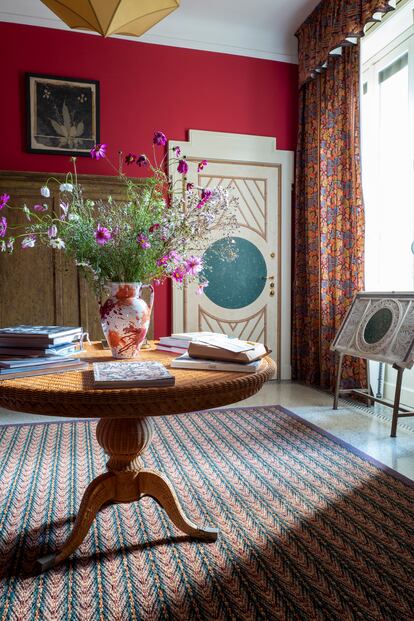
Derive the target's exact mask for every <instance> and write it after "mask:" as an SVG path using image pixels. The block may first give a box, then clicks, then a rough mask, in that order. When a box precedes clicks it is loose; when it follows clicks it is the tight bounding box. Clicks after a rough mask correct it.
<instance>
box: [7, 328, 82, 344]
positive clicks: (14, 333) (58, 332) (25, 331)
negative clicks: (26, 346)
mask: <svg viewBox="0 0 414 621" xmlns="http://www.w3.org/2000/svg"><path fill="white" fill-rule="evenodd" d="M81 332H82V328H80V327H77V326H29V325H19V326H9V327H7V328H0V337H2V338H4V337H13V338H19V337H26V338H27V337H31V338H36V337H39V338H45V337H46V338H47V339H50V340H51V339H54V338H57V337H59V336H69V335H72V334H78V333H81Z"/></svg>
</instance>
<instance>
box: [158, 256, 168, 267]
mask: <svg viewBox="0 0 414 621" xmlns="http://www.w3.org/2000/svg"><path fill="white" fill-rule="evenodd" d="M167 263H168V254H165V255H164V256H163V257H161V258H160V259H157V265H158V267H164V266H165V265H167Z"/></svg>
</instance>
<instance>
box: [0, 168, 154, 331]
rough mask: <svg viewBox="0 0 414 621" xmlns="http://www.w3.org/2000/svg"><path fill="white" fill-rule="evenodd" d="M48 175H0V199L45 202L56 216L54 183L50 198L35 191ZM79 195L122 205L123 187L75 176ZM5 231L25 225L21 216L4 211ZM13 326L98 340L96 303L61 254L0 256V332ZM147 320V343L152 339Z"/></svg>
mask: <svg viewBox="0 0 414 621" xmlns="http://www.w3.org/2000/svg"><path fill="white" fill-rule="evenodd" d="M50 177H57V178H58V179H59V177H60V178H61V181H63V179H62V176H61V175H58V174H53V173H32V172H13V171H0V193H1V194H2V193H3V192H6V193H7V194H10V196H11V203H12V204H13V205H19V206H21V205H23V204H25V203H26V204H27V205H28V206H32V205H34V204H36V203H43V202H47V203H48V204H49V205H50V208H51V209H54V210H55V211H56V212H58V209H59V196H58V184H57V182H56V181H54V182H51V183H49V184H48V185H49V188H50V191H51V198H50V199H48V200H47V201H46V200H45V199H44V198H43V197H42V196H40V188H41V186H42V185H44V183H45V180H46V179H48V178H50ZM79 183H80V184H81V185H82V187H83V190H84V195H85V196H86V197H87V198H91V199H93V200H98V199H106V198H107V197H108V196H109V195H110V196H112V197H113V199H114V200H124V199H125V186H124V184H123V183H122V182H121V181H120V180H119V179H118V178H117V177H107V176H98V175H79ZM7 218H8V222H9V226H10V227H12V226H13V225H15V224H16V223H21V222H24V219H25V216H24V215H23V214H22V213H21V212H17V211H16V212H13V211H12V210H8V213H7ZM16 323H39V324H43V323H49V324H53V323H55V324H59V325H81V326H82V327H83V328H84V330H87V331H88V332H89V334H90V337H91V338H92V339H101V338H102V336H103V335H102V329H101V324H100V320H99V312H98V303H97V301H96V298H95V296H94V294H93V292H92V291H91V290H90V288H89V286H88V284H87V283H86V281H85V278H84V277H83V276H82V274H80V273H79V271H78V269H77V268H76V266H75V265H74V263H73V261H72V260H71V259H69V258H68V257H67V256H66V255H65V254H64V253H62V252H59V251H53V250H51V249H49V248H46V247H38V248H31V249H26V250H24V249H22V248H21V247H20V244H19V243H16V244H15V251H14V253H13V255H11V256H6V255H0V326H2V327H3V326H6V325H13V324H16ZM153 333H154V330H153V319H151V324H150V329H149V332H148V336H149V338H152V337H153Z"/></svg>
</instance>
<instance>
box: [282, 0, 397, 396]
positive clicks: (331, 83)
mask: <svg viewBox="0 0 414 621" xmlns="http://www.w3.org/2000/svg"><path fill="white" fill-rule="evenodd" d="M389 8H390V7H389V4H388V2H385V0H377V1H376V2H374V1H373V0H367V1H363V0H322V2H321V3H320V4H319V5H318V6H317V8H316V9H315V11H314V12H313V13H312V15H311V16H310V17H309V18H308V19H307V20H306V22H305V23H304V24H303V26H301V28H300V29H299V31H298V33H297V35H298V39H299V60H300V65H299V75H300V93H299V98H300V102H299V133H298V147H297V154H296V183H295V219H294V227H295V252H294V282H293V299H292V302H293V317H292V326H293V340H292V370H293V377H294V378H295V379H298V380H301V381H305V382H306V383H309V384H315V385H319V386H322V387H324V388H330V389H333V387H334V383H335V356H334V354H333V353H332V352H331V351H330V345H331V343H332V341H333V339H334V336H335V334H336V332H337V330H338V328H339V326H340V324H341V322H342V320H343V317H344V315H345V313H346V311H347V309H348V307H349V305H350V303H351V302H352V299H353V297H354V294H355V293H356V292H357V291H360V290H362V289H363V287H364V209H363V199H362V190H361V166H360V132H359V114H360V110H359V75H360V70H359V64H360V53H359V50H360V46H359V39H355V42H354V43H355V44H354V45H351V44H350V43H349V42H348V44H347V45H346V46H344V47H342V49H340V54H337V55H334V56H332V55H331V56H329V53H330V52H331V51H332V50H335V51H336V52H337V53H338V52H339V50H338V49H337V48H341V46H342V45H343V43H344V41H345V39H346V37H348V36H349V35H356V36H360V35H361V34H363V29H364V26H365V24H366V22H367V21H369V19H370V18H372V16H373V14H374V13H376V12H380V11H382V12H385V11H386V10H388V9H389ZM335 20H338V21H335ZM342 378H343V381H342V383H343V385H344V386H347V387H356V386H358V387H361V386H365V385H366V365H365V363H364V361H362V360H360V359H355V358H345V359H344V367H343V375H342Z"/></svg>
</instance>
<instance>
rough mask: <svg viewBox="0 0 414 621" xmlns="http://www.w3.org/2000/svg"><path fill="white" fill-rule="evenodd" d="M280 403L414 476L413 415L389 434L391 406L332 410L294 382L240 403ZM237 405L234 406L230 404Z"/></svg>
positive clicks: (2, 421)
mask: <svg viewBox="0 0 414 621" xmlns="http://www.w3.org/2000/svg"><path fill="white" fill-rule="evenodd" d="M275 404H280V405H282V406H284V407H285V408H287V409H289V410H291V411H292V412H295V413H296V414H298V415H299V416H301V417H302V418H305V419H306V420H308V421H310V422H312V423H314V424H315V425H318V426H319V427H321V428H322V429H325V430H326V431H329V432H330V433H332V434H333V435H334V436H337V437H338V438H341V439H342V440H345V441H346V442H348V443H349V444H351V445H352V446H355V447H356V448H358V449H360V450H361V451H364V452H365V453H367V454H368V455H371V456H372V457H374V458H375V459H377V460H378V461H380V462H382V463H383V464H386V465H387V466H389V467H391V468H393V469H394V470H397V471H398V472H400V473H401V474H404V475H405V476H407V477H409V478H410V479H414V417H413V418H405V419H400V421H399V424H398V436H397V438H390V420H391V419H390V409H389V408H386V407H383V406H378V405H376V406H375V408H366V407H364V406H363V405H362V404H361V405H360V404H353V403H351V402H350V401H348V400H341V402H340V408H339V409H338V410H337V411H333V410H332V395H330V394H327V393H325V392H322V391H319V390H315V389H313V388H309V387H308V386H304V385H302V384H298V383H295V382H276V381H274V382H269V383H267V384H266V385H265V386H264V387H263V388H262V390H261V391H260V392H259V393H257V395H255V396H253V397H250V399H246V400H245V401H242V402H240V403H239V404H237V405H246V406H248V405H275ZM229 407H234V406H229ZM47 420H49V421H53V420H55V421H63V420H65V419H62V418H58V417H47V416H36V415H34V414H20V413H17V412H11V411H9V410H4V409H1V408H0V425H6V424H16V423H26V422H45V421H47Z"/></svg>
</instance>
